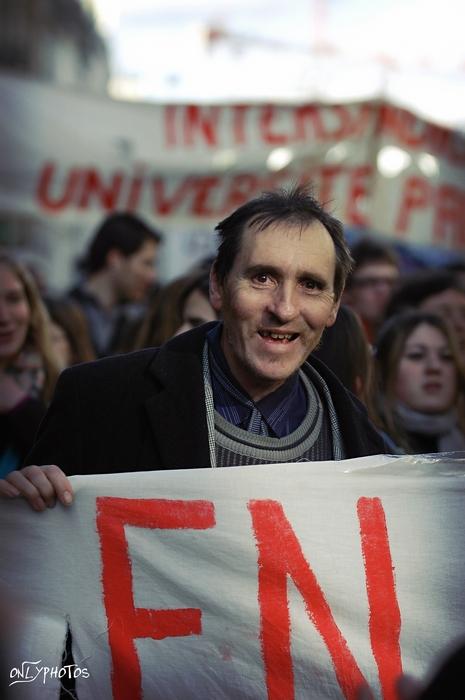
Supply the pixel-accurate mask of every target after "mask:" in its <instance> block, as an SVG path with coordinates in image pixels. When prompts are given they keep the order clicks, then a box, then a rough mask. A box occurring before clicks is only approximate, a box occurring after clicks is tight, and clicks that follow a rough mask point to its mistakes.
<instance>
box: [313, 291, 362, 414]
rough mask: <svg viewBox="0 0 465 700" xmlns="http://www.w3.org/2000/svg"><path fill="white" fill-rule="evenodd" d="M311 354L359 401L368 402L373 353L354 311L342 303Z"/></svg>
mask: <svg viewBox="0 0 465 700" xmlns="http://www.w3.org/2000/svg"><path fill="white" fill-rule="evenodd" d="M312 354H313V357H317V358H318V359H319V360H321V361H322V362H324V363H325V365H326V366H327V367H329V369H331V370H332V371H333V372H334V374H335V375H336V377H337V378H338V379H340V381H341V382H342V383H343V384H344V386H346V387H347V389H349V390H350V391H351V392H352V393H353V394H355V396H357V398H358V399H360V401H362V402H363V403H364V404H365V405H367V404H368V401H369V398H370V396H371V381H372V373H373V357H372V352H371V348H370V345H369V343H368V341H367V339H366V337H365V333H364V332H363V328H362V324H361V322H360V318H359V317H358V315H357V314H356V313H355V311H352V309H351V308H350V307H349V306H345V305H342V306H341V307H340V309H339V312H338V315H337V319H336V322H335V323H334V325H333V326H331V327H330V328H327V329H326V330H325V332H324V333H323V336H322V338H321V341H320V344H319V345H318V347H317V348H316V349H315V350H314V351H313V353H312Z"/></svg>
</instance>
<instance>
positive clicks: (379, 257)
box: [352, 238, 399, 275]
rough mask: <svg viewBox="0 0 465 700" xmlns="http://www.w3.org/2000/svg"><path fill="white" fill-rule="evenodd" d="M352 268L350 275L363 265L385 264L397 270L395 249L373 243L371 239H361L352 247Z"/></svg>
mask: <svg viewBox="0 0 465 700" xmlns="http://www.w3.org/2000/svg"><path fill="white" fill-rule="evenodd" d="M352 258H353V260H354V268H353V270H352V275H353V274H354V273H355V272H356V271H357V270H358V268H359V267H362V266H363V265H370V264H372V263H373V264H376V263H385V264H386V265H392V267H396V268H399V258H398V255H397V253H396V251H395V249H394V248H393V247H392V246H390V245H389V244H387V243H382V242H380V241H373V240H372V239H371V238H361V239H360V240H359V241H357V243H355V244H354V245H353V246H352Z"/></svg>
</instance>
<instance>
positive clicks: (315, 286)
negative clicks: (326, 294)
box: [302, 279, 323, 292]
mask: <svg viewBox="0 0 465 700" xmlns="http://www.w3.org/2000/svg"><path fill="white" fill-rule="evenodd" d="M302 286H303V287H304V288H305V289H307V290H308V291H310V292H315V291H318V292H319V291H321V290H322V289H323V285H322V284H321V282H317V280H313V279H306V280H302Z"/></svg>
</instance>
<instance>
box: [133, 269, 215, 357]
mask: <svg viewBox="0 0 465 700" xmlns="http://www.w3.org/2000/svg"><path fill="white" fill-rule="evenodd" d="M208 278H209V273H208V271H207V270H206V269H204V268H201V267H200V268H195V269H193V270H192V271H190V272H188V273H186V274H184V275H181V276H179V277H176V278H175V279H173V280H171V282H169V283H168V284H167V285H165V286H164V287H163V288H162V289H161V290H160V292H159V294H158V296H157V297H156V299H155V300H154V302H153V303H152V304H151V306H150V308H149V310H148V312H147V314H146V315H145V318H144V321H143V323H142V325H141V327H140V329H139V332H138V333H137V336H136V339H135V342H134V345H133V347H132V348H131V349H132V350H138V349H139V348H146V347H151V346H156V347H158V346H159V345H162V344H163V343H165V342H166V341H167V340H169V339H170V338H172V337H173V335H174V333H175V332H176V331H177V329H178V328H179V326H180V325H181V324H182V322H183V320H182V314H183V311H184V306H185V303H186V301H187V297H188V296H189V294H190V293H191V292H193V291H194V289H198V290H199V292H201V293H202V294H203V295H204V296H205V297H206V298H207V299H208V298H209V297H208V281H209V280H208Z"/></svg>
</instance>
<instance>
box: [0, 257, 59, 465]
mask: <svg viewBox="0 0 465 700" xmlns="http://www.w3.org/2000/svg"><path fill="white" fill-rule="evenodd" d="M57 376H58V367H57V364H56V361H55V358H54V355H53V352H52V349H51V345H50V339H49V322H48V316H47V312H46V310H45V307H44V305H43V303H42V301H41V299H40V296H39V292H38V290H37V288H36V285H35V283H34V281H33V280H32V278H31V276H30V275H29V274H28V272H27V271H26V270H25V269H24V268H23V267H22V266H21V265H20V264H19V263H17V262H16V261H15V260H14V259H13V258H12V257H10V256H8V255H6V254H0V474H2V475H3V474H6V473H8V472H9V471H11V470H12V469H17V468H18V467H19V466H20V465H21V463H22V460H23V459H24V457H25V456H26V454H27V452H28V451H29V449H30V447H31V446H32V442H33V439H34V435H35V432H36V430H37V428H38V425H39V422H40V420H41V418H42V416H43V415H44V413H45V409H46V406H47V403H48V401H49V400H50V398H51V395H52V392H53V388H54V386H55V382H56V379H57Z"/></svg>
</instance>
